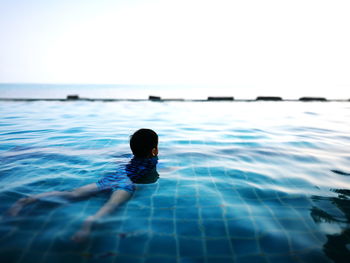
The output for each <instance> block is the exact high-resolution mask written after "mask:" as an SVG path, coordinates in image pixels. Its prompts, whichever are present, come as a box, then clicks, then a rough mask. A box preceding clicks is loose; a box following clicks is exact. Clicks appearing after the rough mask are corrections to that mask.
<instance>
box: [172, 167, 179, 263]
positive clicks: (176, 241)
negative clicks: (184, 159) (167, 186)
mask: <svg viewBox="0 0 350 263" xmlns="http://www.w3.org/2000/svg"><path fill="white" fill-rule="evenodd" d="M177 166H179V164H177ZM178 189H179V179H178V178H176V186H175V206H176V205H177V200H178V196H179V192H178ZM176 222H177V220H176V211H174V213H173V225H174V236H175V245H176V263H180V241H179V238H178V235H177V223H176Z"/></svg>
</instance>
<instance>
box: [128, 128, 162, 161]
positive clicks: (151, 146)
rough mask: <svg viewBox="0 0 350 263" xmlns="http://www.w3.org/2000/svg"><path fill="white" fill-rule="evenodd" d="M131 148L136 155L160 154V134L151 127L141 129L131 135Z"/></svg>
mask: <svg viewBox="0 0 350 263" xmlns="http://www.w3.org/2000/svg"><path fill="white" fill-rule="evenodd" d="M130 148H131V151H132V153H133V154H134V155H135V156H136V157H142V158H146V157H152V156H157V154H158V135H157V133H155V132H154V131H152V130H150V129H140V130H138V131H136V132H135V133H134V134H133V135H131V136H130Z"/></svg>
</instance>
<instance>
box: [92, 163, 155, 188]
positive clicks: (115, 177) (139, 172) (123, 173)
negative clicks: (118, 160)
mask: <svg viewBox="0 0 350 263" xmlns="http://www.w3.org/2000/svg"><path fill="white" fill-rule="evenodd" d="M157 163H158V157H157V156H156V157H152V158H138V157H133V158H132V159H131V160H130V161H129V162H128V163H127V164H120V165H119V167H118V169H117V170H116V172H115V173H113V174H109V175H107V176H105V177H103V178H101V179H100V180H98V181H97V183H96V185H97V187H98V188H99V189H100V190H106V189H112V190H113V191H115V190H118V189H121V190H125V191H128V192H130V193H133V192H134V191H135V185H134V183H138V182H139V181H142V180H141V179H143V178H144V177H146V176H147V175H148V174H150V173H152V172H154V171H155V172H156V166H157Z"/></svg>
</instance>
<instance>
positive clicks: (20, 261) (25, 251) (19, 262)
mask: <svg viewBox="0 0 350 263" xmlns="http://www.w3.org/2000/svg"><path fill="white" fill-rule="evenodd" d="M53 214H54V213H53V212H51V213H50V214H49V216H48V217H47V218H46V221H45V222H44V223H43V224H42V225H41V227H40V229H37V231H35V232H34V234H33V235H32V237H31V239H30V241H29V242H28V243H27V245H26V247H25V248H24V249H23V250H22V253H21V257H20V258H19V259H18V260H17V261H16V262H17V263H25V260H26V255H27V254H29V252H30V248H31V246H32V243H33V242H34V240H35V239H36V237H37V236H39V235H40V234H41V233H42V231H43V229H44V228H45V227H46V226H47V224H48V223H49V221H50V220H51V218H52V216H53ZM46 252H47V251H46ZM43 258H44V255H43V256H42V257H41V259H42V260H43Z"/></svg>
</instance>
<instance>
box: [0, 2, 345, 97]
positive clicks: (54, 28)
mask: <svg viewBox="0 0 350 263" xmlns="http://www.w3.org/2000/svg"><path fill="white" fill-rule="evenodd" d="M349 14H350V1H348V0H346V1H338V0H330V1H323V0H317V1H311V0H301V1H299V0H293V1H283V0H276V1H271V0H267V1H264V0H257V1H255V0H244V1H243V0H242V1H235V0H231V1H224V0H214V1H205V0H198V1H197V0H175V1H168V0H159V1H156V0H148V1H146V0H139V1H137V0H125V1H112V0H96V1H92V0H76V1H72V0H71V1H69V0H57V1H56V0H0V39H1V41H0V82H31V83H116V84H199V85H201V84H205V85H226V86H229V87H237V88H246V89H257V90H259V91H264V92H265V94H263V95H266V92H271V93H272V92H274V93H276V91H278V92H280V93H279V94H281V93H286V92H287V91H288V90H289V91H290V90H299V91H304V94H303V95H309V94H310V95H313V94H315V95H318V94H320V93H321V94H324V92H320V91H325V90H327V91H332V92H337V93H338V94H344V95H345V96H350V48H349V47H350V15H349ZM305 91H307V92H306V93H305ZM260 93H261V92H260ZM279 94H273V95H279ZM282 95H283V94H282Z"/></svg>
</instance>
